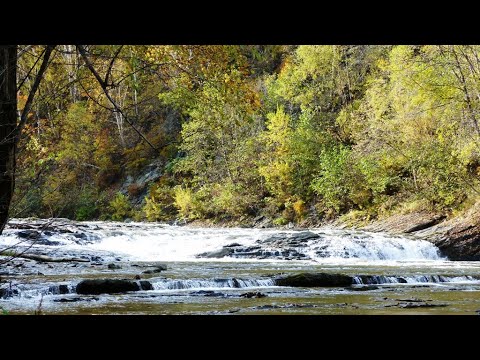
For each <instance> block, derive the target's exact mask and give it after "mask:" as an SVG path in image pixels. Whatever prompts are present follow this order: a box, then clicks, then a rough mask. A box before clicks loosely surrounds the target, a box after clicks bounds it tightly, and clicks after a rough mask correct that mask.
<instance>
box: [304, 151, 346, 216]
mask: <svg viewBox="0 0 480 360" xmlns="http://www.w3.org/2000/svg"><path fill="white" fill-rule="evenodd" d="M349 155H350V150H349V149H348V148H345V147H334V148H332V149H329V150H328V151H327V150H326V151H324V152H323V154H322V159H321V160H322V165H321V171H320V176H319V177H318V178H316V179H314V180H313V181H312V183H311V188H312V190H313V191H315V192H316V193H317V194H318V195H321V196H322V198H323V203H324V204H325V206H326V208H327V209H334V210H335V211H336V212H340V211H342V210H343V209H345V208H347V207H348V205H349V202H350V199H349V195H350V187H349V179H348V177H349V176H350V172H351V168H349V166H348V165H349V164H348V159H349Z"/></svg>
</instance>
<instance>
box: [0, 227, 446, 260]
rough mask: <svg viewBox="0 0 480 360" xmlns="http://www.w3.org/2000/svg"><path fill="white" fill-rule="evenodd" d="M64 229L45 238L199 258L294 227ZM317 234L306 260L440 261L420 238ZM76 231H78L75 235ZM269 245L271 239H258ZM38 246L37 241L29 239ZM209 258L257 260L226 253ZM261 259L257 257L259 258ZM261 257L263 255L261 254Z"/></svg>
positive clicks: (303, 249) (152, 255) (304, 248)
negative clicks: (232, 245) (208, 253)
mask: <svg viewBox="0 0 480 360" xmlns="http://www.w3.org/2000/svg"><path fill="white" fill-rule="evenodd" d="M77 224H81V228H80V231H81V233H78V231H79V230H78V228H75V229H73V228H72V229H71V230H70V231H69V232H64V233H58V232H54V233H53V234H51V233H48V232H47V233H46V234H44V237H45V238H47V239H48V240H49V241H52V242H55V243H57V244H58V245H59V246H61V247H62V248H63V249H64V250H74V251H75V250H77V251H78V250H93V251H95V252H100V253H103V254H111V256H112V257H113V256H115V254H118V255H121V256H123V257H126V258H128V259H131V260H136V261H205V259H204V258H198V257H197V255H198V254H201V253H205V252H210V251H216V250H220V249H222V248H223V247H224V246H228V245H231V244H238V245H241V246H243V247H248V246H255V245H258V244H259V243H261V242H262V240H265V239H268V238H269V237H272V236H277V235H278V234H279V233H281V234H283V236H285V237H287V238H288V237H293V236H294V235H295V234H298V233H299V231H298V230H277V229H245V228H193V227H187V226H172V225H165V224H152V223H128V224H125V223H114V222H100V221H95V222H82V223H77ZM310 231H311V232H313V233H315V234H318V235H319V237H318V238H315V239H312V240H309V241H306V242H304V243H302V244H301V246H298V247H296V248H295V249H296V250H297V251H298V252H299V253H301V254H305V255H306V258H307V259H308V260H310V261H314V262H320V263H342V262H345V261H346V262H357V263H362V262H367V263H369V262H383V263H388V262H395V263H396V262H405V261H406V262H411V261H440V260H445V259H444V258H442V257H441V255H440V252H439V250H438V248H437V247H436V246H435V245H433V244H432V243H430V242H428V241H424V240H420V239H411V238H406V237H400V236H389V235H386V234H381V233H368V232H362V231H351V230H340V229H332V228H318V229H310ZM19 232H20V230H18V229H6V230H5V232H4V234H3V235H2V236H1V237H0V247H7V246H12V245H15V244H16V243H19V242H21V243H24V242H25V241H24V240H22V239H21V238H19V237H18V233H19ZM80 235H81V236H80ZM262 246H263V247H264V248H265V249H266V250H271V251H275V250H276V249H275V247H272V246H271V245H270V246H269V245H268V244H267V245H262ZM33 247H43V248H46V247H45V246H43V245H33ZM50 248H52V247H50ZM208 260H209V261H229V262H231V261H259V259H236V258H232V257H224V258H215V259H208ZM260 261H262V260H260ZM264 261H269V259H265V260H264Z"/></svg>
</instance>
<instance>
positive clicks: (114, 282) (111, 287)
mask: <svg viewBox="0 0 480 360" xmlns="http://www.w3.org/2000/svg"><path fill="white" fill-rule="evenodd" d="M141 283H144V284H143V285H141V286H139V284H138V283H137V282H136V281H131V280H118V279H95V280H83V281H80V282H79V283H78V285H77V288H76V292H77V294H82V295H90V294H92V295H98V294H115V293H123V292H127V291H139V290H144V289H143V288H144V287H148V285H147V283H148V284H150V283H149V282H148V281H141ZM150 286H152V285H151V284H150ZM152 289H153V286H152ZM145 290H150V289H145Z"/></svg>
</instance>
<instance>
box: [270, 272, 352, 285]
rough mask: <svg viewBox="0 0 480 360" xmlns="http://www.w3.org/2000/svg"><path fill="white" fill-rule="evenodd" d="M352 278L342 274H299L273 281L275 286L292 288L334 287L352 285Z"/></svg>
mask: <svg viewBox="0 0 480 360" xmlns="http://www.w3.org/2000/svg"><path fill="white" fill-rule="evenodd" d="M352 283H353V278H352V277H351V276H348V275H343V274H327V273H300V274H295V275H287V276H282V277H278V278H276V279H275V285H277V286H292V287H336V286H349V285H352Z"/></svg>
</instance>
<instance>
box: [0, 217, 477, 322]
mask: <svg viewBox="0 0 480 360" xmlns="http://www.w3.org/2000/svg"><path fill="white" fill-rule="evenodd" d="M11 223H12V224H15V225H12V226H11V227H9V228H7V229H6V230H5V231H4V234H3V235H2V236H0V249H3V248H7V247H9V246H14V245H15V246H16V248H17V249H25V250H27V247H28V248H29V249H28V252H29V253H37V254H42V255H47V256H50V257H64V256H75V257H80V258H82V259H85V262H64V263H39V262H37V261H35V260H28V259H15V260H13V261H10V262H9V263H7V264H3V265H1V267H0V276H1V281H2V283H1V284H0V287H1V288H3V289H4V290H3V297H2V298H0V312H1V311H3V312H4V313H8V314H34V313H35V312H40V313H42V314H471V315H473V314H476V313H478V312H480V263H478V262H457V261H449V260H448V259H447V258H445V257H442V255H441V254H440V253H439V251H438V249H437V248H436V247H435V246H434V245H433V244H431V243H429V242H427V241H424V240H421V239H417V238H414V237H402V236H391V235H387V234H380V233H368V232H363V231H353V230H341V229H333V228H317V229H309V230H308V231H307V230H278V229H247V228H194V227H188V226H171V225H165V224H152V223H115V222H73V221H67V220H63V219H59V220H55V221H54V222H53V223H52V224H45V222H41V221H37V222H35V221H32V220H22V219H13V220H12V221H11ZM32 223H33V224H34V225H35V226H36V227H35V226H33V227H32V226H30V225H31V224H32ZM25 229H27V230H25ZM28 229H30V230H28ZM32 229H34V230H32ZM25 231H27V232H28V231H31V232H32V231H33V232H35V234H36V238H35V240H34V241H33V243H32V240H26V239H25ZM212 256H217V257H212ZM4 259H5V258H4ZM159 263H162V264H164V265H166V268H167V269H166V270H163V271H161V272H159V271H157V270H155V269H156V268H157V267H158V264H159ZM303 272H308V273H313V272H315V273H319V272H320V273H330V274H346V275H350V276H351V277H352V279H353V281H352V285H351V286H342V287H308V288H304V287H289V286H277V285H276V284H275V279H276V278H278V277H282V276H287V275H291V274H297V273H303ZM136 276H137V279H138V277H141V279H142V280H148V281H149V282H150V283H151V284H152V287H153V289H152V290H142V291H135V292H127V293H121V294H100V295H79V294H77V293H76V285H77V284H78V283H79V282H80V281H81V280H84V279H105V278H109V279H131V280H132V281H136V280H135V277H136Z"/></svg>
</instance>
